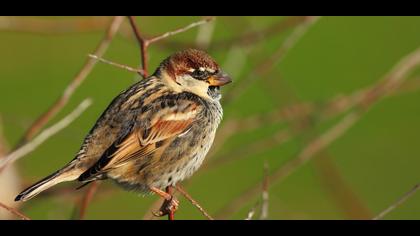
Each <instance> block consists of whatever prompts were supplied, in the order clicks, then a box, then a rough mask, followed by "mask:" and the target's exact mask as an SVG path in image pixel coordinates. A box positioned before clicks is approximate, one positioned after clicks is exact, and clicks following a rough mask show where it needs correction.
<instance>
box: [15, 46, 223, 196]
mask: <svg viewBox="0 0 420 236" xmlns="http://www.w3.org/2000/svg"><path fill="white" fill-rule="evenodd" d="M228 82H230V79H229V78H228V77H226V76H225V75H223V74H222V73H221V72H220V70H219V68H218V65H217V64H216V62H214V60H213V59H211V58H210V57H209V56H208V55H207V54H206V53H204V52H202V51H199V50H194V49H189V50H184V51H181V52H178V53H175V54H174V55H172V56H170V57H168V58H167V59H165V60H164V61H163V62H162V63H161V65H160V67H159V68H158V69H157V70H156V72H155V73H154V74H153V75H152V76H151V77H149V78H147V79H145V80H142V81H140V82H138V83H136V84H134V85H132V86H131V87H130V88H128V89H127V90H126V91H123V92H122V93H120V94H119V95H118V96H117V97H116V98H115V99H114V100H113V101H112V102H111V104H110V105H109V106H108V108H107V109H106V110H105V111H104V113H103V114H102V115H101V116H100V118H99V119H98V120H97V122H96V124H95V125H94V127H93V128H92V129H91V131H90V132H89V134H88V135H87V136H86V138H85V140H84V142H83V144H82V147H81V148H80V151H79V152H78V153H77V155H76V157H75V158H74V159H73V160H72V161H71V162H70V163H68V164H67V165H66V166H65V167H63V168H62V169H60V170H58V171H57V172H55V173H53V174H52V175H50V176H48V177H46V178H45V179H43V180H41V181H40V182H38V183H37V184H35V185H33V186H31V187H29V188H28V189H26V190H25V191H23V192H22V193H21V194H19V195H18V196H17V197H16V200H28V199H30V198H32V197H34V196H35V195H37V194H38V193H40V192H41V191H43V190H45V189H47V188H49V187H51V186H53V185H55V184H57V183H60V182H64V181H71V180H79V181H81V182H83V183H88V182H90V181H93V180H100V179H101V180H102V179H108V178H109V179H113V180H115V181H116V182H117V183H118V184H120V185H121V186H123V187H124V188H126V189H130V190H138V191H141V192H149V191H150V190H151V188H157V189H163V188H165V187H167V186H172V185H175V184H176V183H177V182H179V181H182V180H183V179H185V178H187V177H189V176H191V175H192V174H193V173H194V172H195V171H196V170H197V169H198V167H199V166H200V165H201V163H202V162H203V160H204V157H205V156H206V154H207V152H208V151H209V149H210V147H211V145H212V143H213V139H214V137H215V133H216V129H217V127H218V125H219V123H220V121H221V119H222V115H223V112H222V107H221V105H220V102H219V99H220V97H221V96H220V91H219V86H223V85H224V84H226V83H228Z"/></svg>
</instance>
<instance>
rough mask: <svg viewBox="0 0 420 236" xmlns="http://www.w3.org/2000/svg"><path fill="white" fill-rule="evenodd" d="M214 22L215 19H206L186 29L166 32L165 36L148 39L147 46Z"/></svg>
mask: <svg viewBox="0 0 420 236" xmlns="http://www.w3.org/2000/svg"><path fill="white" fill-rule="evenodd" d="M212 20H214V17H209V18H206V19H204V20H200V21H197V22H193V23H191V24H189V25H187V26H185V27H182V28H179V29H176V30H174V31H169V32H166V33H164V34H162V35H159V36H156V37H153V38H150V39H147V40H146V44H147V45H149V44H152V43H154V42H157V41H159V40H162V39H165V38H167V37H169V36H173V35H175V34H179V33H182V32H185V31H187V30H189V29H191V28H194V27H197V26H200V25H202V24H206V23H208V22H210V21H212Z"/></svg>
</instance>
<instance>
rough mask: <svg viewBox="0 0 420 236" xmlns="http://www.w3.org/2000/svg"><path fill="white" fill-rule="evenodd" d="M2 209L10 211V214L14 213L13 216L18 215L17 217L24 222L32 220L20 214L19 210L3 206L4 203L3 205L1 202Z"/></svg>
mask: <svg viewBox="0 0 420 236" xmlns="http://www.w3.org/2000/svg"><path fill="white" fill-rule="evenodd" d="M0 207H2V208H4V209H6V210H7V211H9V212H10V213H12V214H14V215H16V216H17V217H19V218H21V219H22V220H30V218H29V217H27V216H25V215H24V214H22V213H20V212H19V211H18V210H16V209H15V208H13V207H9V206H6V205H5V204H3V203H1V202H0Z"/></svg>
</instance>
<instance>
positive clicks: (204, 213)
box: [176, 185, 214, 220]
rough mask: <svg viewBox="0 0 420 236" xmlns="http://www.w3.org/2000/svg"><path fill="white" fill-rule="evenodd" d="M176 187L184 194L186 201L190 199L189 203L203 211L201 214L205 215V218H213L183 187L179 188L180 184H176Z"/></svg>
mask: <svg viewBox="0 0 420 236" xmlns="http://www.w3.org/2000/svg"><path fill="white" fill-rule="evenodd" d="M176 189H177V190H178V191H179V192H180V193H181V194H182V195H184V197H185V198H186V199H188V201H190V202H191V204H193V205H194V206H195V207H197V209H198V210H199V211H200V212H201V213H203V215H204V216H205V217H207V219H209V220H214V218H213V217H211V216H210V215H209V213H207V212H206V210H204V208H203V207H202V206H200V204H199V203H198V202H197V201H196V200H194V199H193V198H192V197H191V196H190V195H189V194H188V193H187V192H186V191H185V190H184V189H182V188H181V186H180V185H176Z"/></svg>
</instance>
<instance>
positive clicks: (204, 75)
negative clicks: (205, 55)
mask: <svg viewBox="0 0 420 236" xmlns="http://www.w3.org/2000/svg"><path fill="white" fill-rule="evenodd" d="M191 76H192V77H194V78H195V79H199V80H204V79H206V78H207V77H208V74H207V72H206V71H203V70H194V71H193V72H192V73H191Z"/></svg>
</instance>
